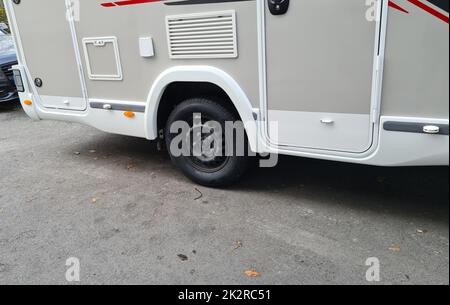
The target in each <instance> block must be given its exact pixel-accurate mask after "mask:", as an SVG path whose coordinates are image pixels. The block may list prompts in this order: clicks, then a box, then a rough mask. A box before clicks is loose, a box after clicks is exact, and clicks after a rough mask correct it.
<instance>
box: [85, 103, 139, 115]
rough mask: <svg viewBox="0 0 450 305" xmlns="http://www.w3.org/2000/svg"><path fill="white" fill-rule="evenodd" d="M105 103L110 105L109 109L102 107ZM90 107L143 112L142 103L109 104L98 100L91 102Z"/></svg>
mask: <svg viewBox="0 0 450 305" xmlns="http://www.w3.org/2000/svg"><path fill="white" fill-rule="evenodd" d="M105 105H110V106H111V109H105V108H103V107H104V106H105ZM90 106H91V108H94V109H102V110H115V111H133V112H142V113H143V112H145V106H144V105H142V106H141V105H125V104H109V103H100V102H91V103H90Z"/></svg>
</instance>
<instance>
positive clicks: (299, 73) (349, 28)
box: [264, 0, 377, 153]
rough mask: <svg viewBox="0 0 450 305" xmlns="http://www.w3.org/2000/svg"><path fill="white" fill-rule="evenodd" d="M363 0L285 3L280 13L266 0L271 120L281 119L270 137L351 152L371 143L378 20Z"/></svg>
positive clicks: (297, 144)
mask: <svg viewBox="0 0 450 305" xmlns="http://www.w3.org/2000/svg"><path fill="white" fill-rule="evenodd" d="M366 2H367V1H363V0H339V1H338V0H301V1H298V0H294V1H292V0H291V1H290V3H289V1H283V2H282V3H281V4H279V8H280V11H279V12H278V14H277V12H274V11H272V10H273V8H272V10H271V8H270V5H269V4H270V1H264V3H265V5H266V7H265V14H266V51H267V88H268V102H267V107H268V109H267V111H268V120H269V121H275V122H277V123H278V130H277V128H274V127H273V126H274V125H271V124H269V125H268V129H269V135H270V138H271V141H272V142H273V143H276V144H278V145H280V146H289V147H296V148H306V149H320V150H330V151H343V152H351V153H361V152H364V151H366V150H367V149H369V148H370V146H371V143H372V124H371V111H370V109H371V96H372V79H373V65H374V54H376V53H375V50H376V49H375V37H376V33H377V23H376V22H375V18H373V17H371V15H372V14H373V13H375V12H376V7H375V5H376V2H375V1H373V2H372V1H370V2H367V3H368V4H366ZM287 5H289V6H288V7H285V6H287ZM284 9H286V11H285V12H284V11H283V10H284ZM274 13H275V14H274Z"/></svg>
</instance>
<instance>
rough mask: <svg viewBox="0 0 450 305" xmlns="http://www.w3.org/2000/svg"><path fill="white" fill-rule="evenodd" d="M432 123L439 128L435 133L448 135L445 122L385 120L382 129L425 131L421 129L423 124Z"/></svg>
mask: <svg viewBox="0 0 450 305" xmlns="http://www.w3.org/2000/svg"><path fill="white" fill-rule="evenodd" d="M428 125H432V126H438V127H439V128H440V131H439V133H436V134H437V135H446V136H448V135H449V126H448V125H445V124H431V123H430V124H425V123H408V122H393V121H391V122H385V123H384V125H383V128H384V130H387V131H397V132H410V133H426V132H424V131H423V128H424V127H425V126H428Z"/></svg>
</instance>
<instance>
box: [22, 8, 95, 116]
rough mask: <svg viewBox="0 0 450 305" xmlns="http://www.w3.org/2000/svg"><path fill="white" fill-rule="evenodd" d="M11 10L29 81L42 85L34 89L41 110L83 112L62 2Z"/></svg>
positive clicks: (82, 101) (76, 66)
mask: <svg viewBox="0 0 450 305" xmlns="http://www.w3.org/2000/svg"><path fill="white" fill-rule="evenodd" d="M14 8H15V16H16V19H17V20H16V22H17V23H18V24H20V30H19V31H20V37H21V42H22V46H23V48H24V51H25V52H24V53H25V54H24V57H25V58H24V59H25V60H26V64H27V68H28V70H29V72H30V76H31V81H33V82H34V80H35V79H39V80H41V81H42V85H41V86H35V89H36V92H37V93H38V94H39V95H40V100H41V102H42V104H43V106H45V107H49V108H59V109H74V110H84V109H86V101H85V99H84V96H83V90H82V84H81V83H80V76H79V73H78V72H79V71H78V64H77V61H76V54H75V50H74V47H73V43H72V33H71V31H70V27H69V24H68V22H67V20H66V6H65V3H64V1H54V0H39V1H22V2H21V3H20V5H15V6H14Z"/></svg>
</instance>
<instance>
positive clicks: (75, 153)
mask: <svg viewBox="0 0 450 305" xmlns="http://www.w3.org/2000/svg"><path fill="white" fill-rule="evenodd" d="M73 154H74V155H77V156H79V155H81V153H80V152H79V151H76V152H74V153H73Z"/></svg>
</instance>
